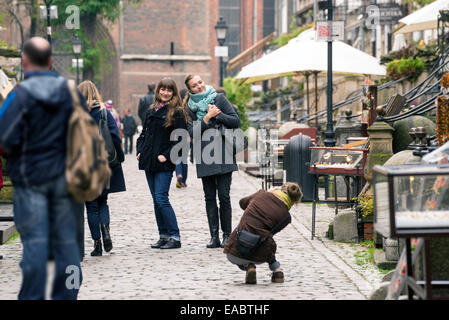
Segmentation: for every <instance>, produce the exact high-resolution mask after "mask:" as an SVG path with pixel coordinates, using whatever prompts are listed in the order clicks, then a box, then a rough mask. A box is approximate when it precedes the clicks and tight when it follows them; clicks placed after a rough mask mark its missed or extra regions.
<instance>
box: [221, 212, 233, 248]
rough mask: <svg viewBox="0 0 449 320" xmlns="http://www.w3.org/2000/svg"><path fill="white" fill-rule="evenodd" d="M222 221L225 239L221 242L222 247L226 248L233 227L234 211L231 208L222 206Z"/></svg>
mask: <svg viewBox="0 0 449 320" xmlns="http://www.w3.org/2000/svg"><path fill="white" fill-rule="evenodd" d="M220 223H221V231H223V241H222V242H221V245H220V246H221V247H222V248H224V246H225V244H226V240H227V239H228V238H229V235H230V234H231V228H232V211H231V208H229V209H224V208H223V209H222V208H221V207H220Z"/></svg>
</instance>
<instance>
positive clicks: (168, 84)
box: [150, 78, 190, 128]
mask: <svg viewBox="0 0 449 320" xmlns="http://www.w3.org/2000/svg"><path fill="white" fill-rule="evenodd" d="M161 89H168V90H170V91H172V92H173V96H172V98H171V99H170V101H169V102H168V105H167V108H168V111H167V118H166V120H165V123H164V127H165V128H167V127H170V126H172V125H174V123H175V112H177V111H179V112H181V113H182V114H183V116H184V119H185V121H186V122H187V123H189V122H190V117H189V113H188V112H187V109H186V108H185V107H184V105H183V103H182V100H181V96H180V95H179V90H178V86H177V85H176V82H175V81H174V80H173V79H170V78H163V79H162V80H161V81H159V83H158V84H157V86H156V91H155V92H154V103H153V104H152V105H151V106H150V110H151V109H154V108H155V107H156V106H157V105H159V104H162V103H163V101H162V99H161V96H160V94H159V92H160V91H161Z"/></svg>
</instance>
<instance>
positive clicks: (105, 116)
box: [101, 108, 108, 122]
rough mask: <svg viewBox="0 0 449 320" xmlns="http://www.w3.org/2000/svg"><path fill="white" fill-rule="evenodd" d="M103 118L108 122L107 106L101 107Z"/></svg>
mask: <svg viewBox="0 0 449 320" xmlns="http://www.w3.org/2000/svg"><path fill="white" fill-rule="evenodd" d="M101 119H103V120H104V121H106V122H108V114H107V110H106V108H103V109H101Z"/></svg>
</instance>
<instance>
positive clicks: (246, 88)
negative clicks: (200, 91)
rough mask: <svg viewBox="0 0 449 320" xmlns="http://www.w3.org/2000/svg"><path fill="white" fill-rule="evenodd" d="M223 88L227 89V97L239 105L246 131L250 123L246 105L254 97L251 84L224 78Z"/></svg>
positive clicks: (238, 110) (242, 126) (241, 125)
mask: <svg viewBox="0 0 449 320" xmlns="http://www.w3.org/2000/svg"><path fill="white" fill-rule="evenodd" d="M223 88H224V89H225V91H226V98H228V100H229V102H231V103H232V104H233V105H235V106H236V107H237V112H238V114H239V117H240V127H241V129H242V130H243V131H246V129H248V127H249V125H250V121H249V120H248V114H247V113H246V105H247V104H248V102H249V100H250V99H251V97H252V91H251V85H250V84H243V85H240V84H239V81H238V80H237V79H234V78H225V79H224V80H223Z"/></svg>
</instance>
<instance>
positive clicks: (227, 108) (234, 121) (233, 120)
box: [189, 93, 240, 178]
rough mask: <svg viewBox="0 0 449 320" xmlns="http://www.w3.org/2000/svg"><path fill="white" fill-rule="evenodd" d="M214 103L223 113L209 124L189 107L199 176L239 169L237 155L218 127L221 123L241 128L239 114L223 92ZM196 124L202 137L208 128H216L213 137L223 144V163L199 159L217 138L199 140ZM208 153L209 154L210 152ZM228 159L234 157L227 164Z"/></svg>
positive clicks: (193, 150) (191, 132)
mask: <svg viewBox="0 0 449 320" xmlns="http://www.w3.org/2000/svg"><path fill="white" fill-rule="evenodd" d="M212 104H215V105H216V106H217V107H218V108H219V109H220V110H221V114H219V115H218V116H217V117H216V118H213V119H211V120H210V121H209V123H208V124H206V123H205V122H204V121H200V122H198V121H197V120H198V118H197V116H196V113H193V112H192V111H191V110H190V109H189V112H190V117H191V119H192V121H193V122H192V125H189V134H190V136H191V137H192V140H193V147H192V153H193V154H194V156H193V157H194V160H195V163H196V174H197V177H198V178H202V177H208V176H214V175H221V174H225V173H229V172H233V171H237V170H238V167H237V163H236V161H235V156H234V155H233V154H232V151H230V150H228V149H227V148H226V146H225V139H224V137H223V136H222V134H221V133H220V131H219V130H218V128H219V126H220V125H224V126H225V127H226V128H228V129H237V128H240V118H239V115H238V113H237V112H236V110H235V108H234V107H233V106H232V104H231V103H230V102H229V101H228V99H226V97H225V96H224V94H222V93H219V94H217V96H216V97H215V100H214V102H213V103H212ZM195 121H196V122H195ZM195 126H198V127H197V128H198V129H199V130H198V132H199V131H200V130H201V137H203V136H202V135H203V133H204V132H205V131H206V130H208V129H212V130H215V135H214V137H213V139H218V143H219V145H221V150H222V151H221V152H222V153H221V154H222V159H221V163H211V164H206V163H205V162H204V161H203V159H202V158H201V159H199V157H200V156H202V155H203V150H204V148H205V147H206V146H208V145H209V144H210V143H212V142H215V140H213V139H212V138H211V140H208V141H202V139H201V141H199V140H200V137H199V136H198V137H196V135H195V132H196V129H195ZM198 145H200V146H201V152H199V148H198ZM206 153H207V154H209V152H206ZM210 155H211V157H213V155H214V152H213V151H211V152H210ZM226 159H232V163H229V164H226V161H225V160H226ZM200 162H201V163H200Z"/></svg>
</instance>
